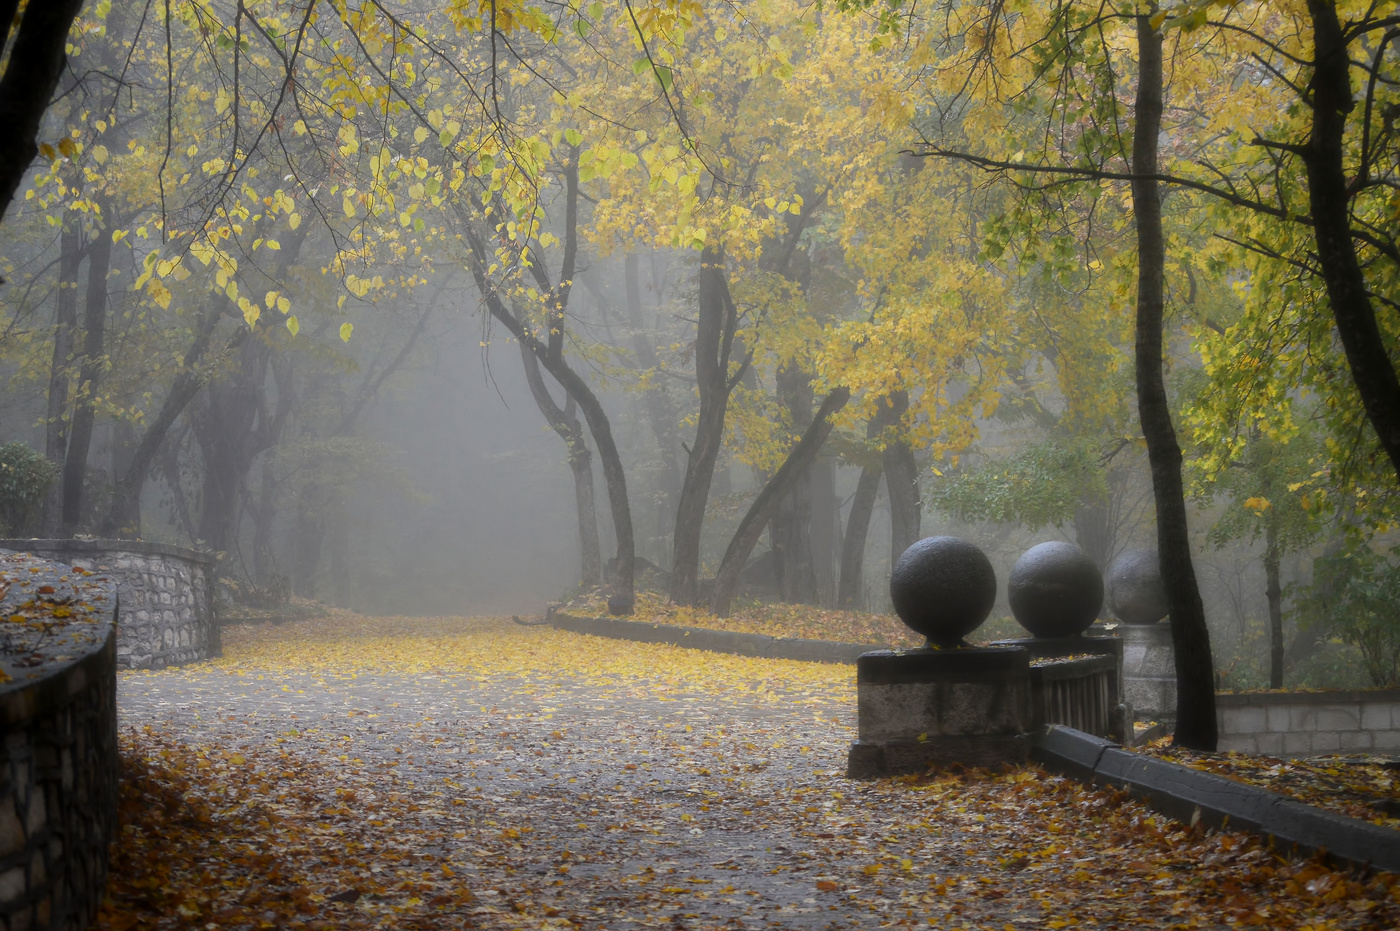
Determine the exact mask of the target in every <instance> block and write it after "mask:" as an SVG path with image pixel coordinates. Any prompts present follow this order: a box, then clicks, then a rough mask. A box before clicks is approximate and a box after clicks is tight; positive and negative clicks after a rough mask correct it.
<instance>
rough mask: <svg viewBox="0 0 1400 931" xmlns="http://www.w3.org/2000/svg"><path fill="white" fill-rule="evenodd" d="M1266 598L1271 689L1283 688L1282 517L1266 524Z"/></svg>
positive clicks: (1271, 513) (1269, 516)
mask: <svg viewBox="0 0 1400 931" xmlns="http://www.w3.org/2000/svg"><path fill="white" fill-rule="evenodd" d="M1264 597H1265V598H1266V599H1268V602H1269V688H1271V689H1281V688H1283V653H1284V645H1283V586H1282V585H1281V584H1280V582H1279V544H1278V516H1277V515H1276V514H1275V513H1274V511H1273V509H1272V508H1270V509H1269V515H1268V523H1267V524H1266V525H1265V527H1264Z"/></svg>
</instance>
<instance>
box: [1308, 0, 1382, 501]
mask: <svg viewBox="0 0 1400 931" xmlns="http://www.w3.org/2000/svg"><path fill="white" fill-rule="evenodd" d="M1308 12H1309V13H1310V14H1311V16H1312V22H1313V61H1314V63H1315V64H1314V68H1313V76H1312V82H1311V84H1310V85H1309V87H1310V89H1311V90H1312V133H1311V136H1310V138H1309V140H1308V144H1307V147H1306V149H1305V151H1304V155H1303V163H1304V165H1305V166H1306V168H1307V176H1308V200H1309V205H1310V207H1311V209H1312V218H1313V219H1312V223H1313V235H1314V236H1315V237H1316V242H1317V261H1318V265H1319V267H1320V268H1321V270H1322V280H1323V282H1324V284H1325V285H1326V286H1327V298H1328V301H1329V303H1330V304H1331V305H1332V316H1333V319H1334V320H1335V322H1336V325H1337V336H1338V338H1339V339H1340V340H1341V343H1342V348H1343V349H1344V350H1345V351H1346V357H1347V365H1348V367H1349V368H1350V369H1351V377H1352V380H1353V381H1354V382H1355V383H1356V391H1357V394H1359V395H1360V396H1361V403H1362V405H1363V407H1364V408H1365V409H1366V416H1367V418H1368V419H1369V420H1370V421H1371V426H1372V427H1374V428H1375V431H1376V435H1377V436H1378V437H1380V441H1381V446H1382V447H1384V449H1385V451H1386V454H1387V455H1388V456H1389V457H1390V463H1391V466H1392V468H1394V469H1395V470H1396V475H1397V478H1400V380H1397V378H1396V374H1395V367H1394V366H1393V365H1392V364H1391V361H1390V355H1389V352H1388V350H1387V348H1386V342H1385V340H1384V339H1383V338H1382V337H1381V332H1380V327H1379V326H1378V325H1377V323H1376V312H1375V308H1374V307H1373V306H1372V304H1371V299H1370V297H1369V296H1368V294H1367V290H1366V278H1365V275H1364V274H1363V273H1362V271H1361V264H1360V262H1359V261H1358V259H1357V255H1356V243H1355V241H1354V240H1353V239H1352V234H1351V193H1350V192H1349V191H1348V189H1347V180H1348V179H1347V169H1346V167H1345V165H1344V163H1343V142H1344V137H1345V134H1346V121H1347V115H1348V114H1349V113H1350V112H1351V110H1352V108H1353V106H1354V100H1353V97H1352V88H1351V72H1350V64H1351V63H1350V60H1349V57H1348V47H1347V42H1346V37H1345V36H1344V35H1343V33H1342V28H1341V24H1340V23H1339V22H1338V20H1337V7H1336V4H1335V3H1334V2H1332V0H1308Z"/></svg>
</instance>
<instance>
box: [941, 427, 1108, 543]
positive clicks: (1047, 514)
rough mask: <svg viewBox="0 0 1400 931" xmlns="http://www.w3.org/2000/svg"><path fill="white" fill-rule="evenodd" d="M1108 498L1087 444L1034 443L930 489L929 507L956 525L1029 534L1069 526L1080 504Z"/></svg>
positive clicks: (1098, 462) (1097, 463)
mask: <svg viewBox="0 0 1400 931" xmlns="http://www.w3.org/2000/svg"><path fill="white" fill-rule="evenodd" d="M1106 497H1108V483H1107V478H1106V476H1105V472H1104V467H1103V462H1102V459H1101V457H1100V455H1099V451H1098V449H1097V447H1096V446H1095V444H1094V443H1093V442H1092V441H1089V440H1074V441H1069V442H1056V441H1050V442H1046V443H1037V444H1035V445H1033V446H1028V447H1026V448H1025V449H1023V450H1021V451H1019V452H1017V453H1015V454H1014V455H1012V456H1009V457H1007V458H1005V459H1001V460H997V461H994V462H990V463H988V464H987V465H985V466H982V467H981V468H978V469H969V470H967V471H964V472H961V473H959V474H956V475H952V476H948V477H945V478H944V479H943V480H942V481H936V482H934V483H932V486H931V488H930V489H929V501H930V503H931V504H933V506H934V507H937V508H938V509H940V510H942V511H943V512H944V513H946V514H948V515H950V516H952V517H955V518H957V519H958V520H961V521H965V522H972V521H979V520H985V521H992V522H993V523H1019V524H1023V525H1025V526H1026V527H1028V528H1030V529H1032V530H1036V529H1039V528H1041V527H1045V526H1047V525H1052V524H1053V525H1055V526H1057V527H1058V526H1061V525H1063V524H1065V523H1068V522H1069V521H1071V520H1073V519H1074V511H1075V508H1076V507H1077V506H1078V505H1079V503H1080V502H1081V501H1085V500H1102V499H1104V498H1106Z"/></svg>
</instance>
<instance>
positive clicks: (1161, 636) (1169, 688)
mask: <svg viewBox="0 0 1400 931" xmlns="http://www.w3.org/2000/svg"><path fill="white" fill-rule="evenodd" d="M1118 636H1120V637H1122V638H1123V695H1124V697H1125V698H1126V699H1127V701H1128V704H1130V705H1132V706H1133V712H1134V713H1135V714H1136V716H1137V719H1138V720H1139V721H1156V722H1158V723H1159V724H1162V725H1164V726H1165V727H1167V728H1168V729H1170V728H1171V727H1172V725H1173V724H1175V722H1176V659H1175V656H1176V654H1175V652H1174V651H1173V649H1172V629H1171V625H1170V624H1168V623H1167V622H1166V621H1165V620H1164V621H1159V622H1157V623H1156V624H1122V625H1120V626H1119V627H1118Z"/></svg>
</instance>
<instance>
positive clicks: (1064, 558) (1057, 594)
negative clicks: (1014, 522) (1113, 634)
mask: <svg viewBox="0 0 1400 931" xmlns="http://www.w3.org/2000/svg"><path fill="white" fill-rule="evenodd" d="M1006 595H1007V600H1009V601H1010V602H1011V613H1012V614H1014V615H1016V620H1018V621H1020V622H1021V626H1022V627H1024V628H1025V629H1026V630H1028V631H1030V632H1031V634H1032V635H1033V636H1036V637H1041V638H1054V637H1077V636H1079V635H1080V634H1082V633H1084V631H1086V630H1088V629H1089V625H1090V624H1092V623H1094V619H1095V618H1097V617H1098V616H1099V609H1100V608H1102V607H1103V575H1101V574H1100V573H1099V567H1098V566H1096V565H1094V561H1093V560H1092V559H1090V558H1089V557H1088V556H1086V555H1085V554H1084V551H1083V550H1081V549H1080V548H1079V547H1077V546H1075V545H1074V544H1073V543H1063V542H1060V541H1052V542H1050V543H1040V544H1037V545H1036V546H1033V547H1031V548H1030V549H1028V550H1026V551H1025V552H1024V553H1022V554H1021V558H1020V559H1018V560H1016V565H1015V566H1013V567H1012V568H1011V578H1010V579H1008V580H1007V583H1006Z"/></svg>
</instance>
